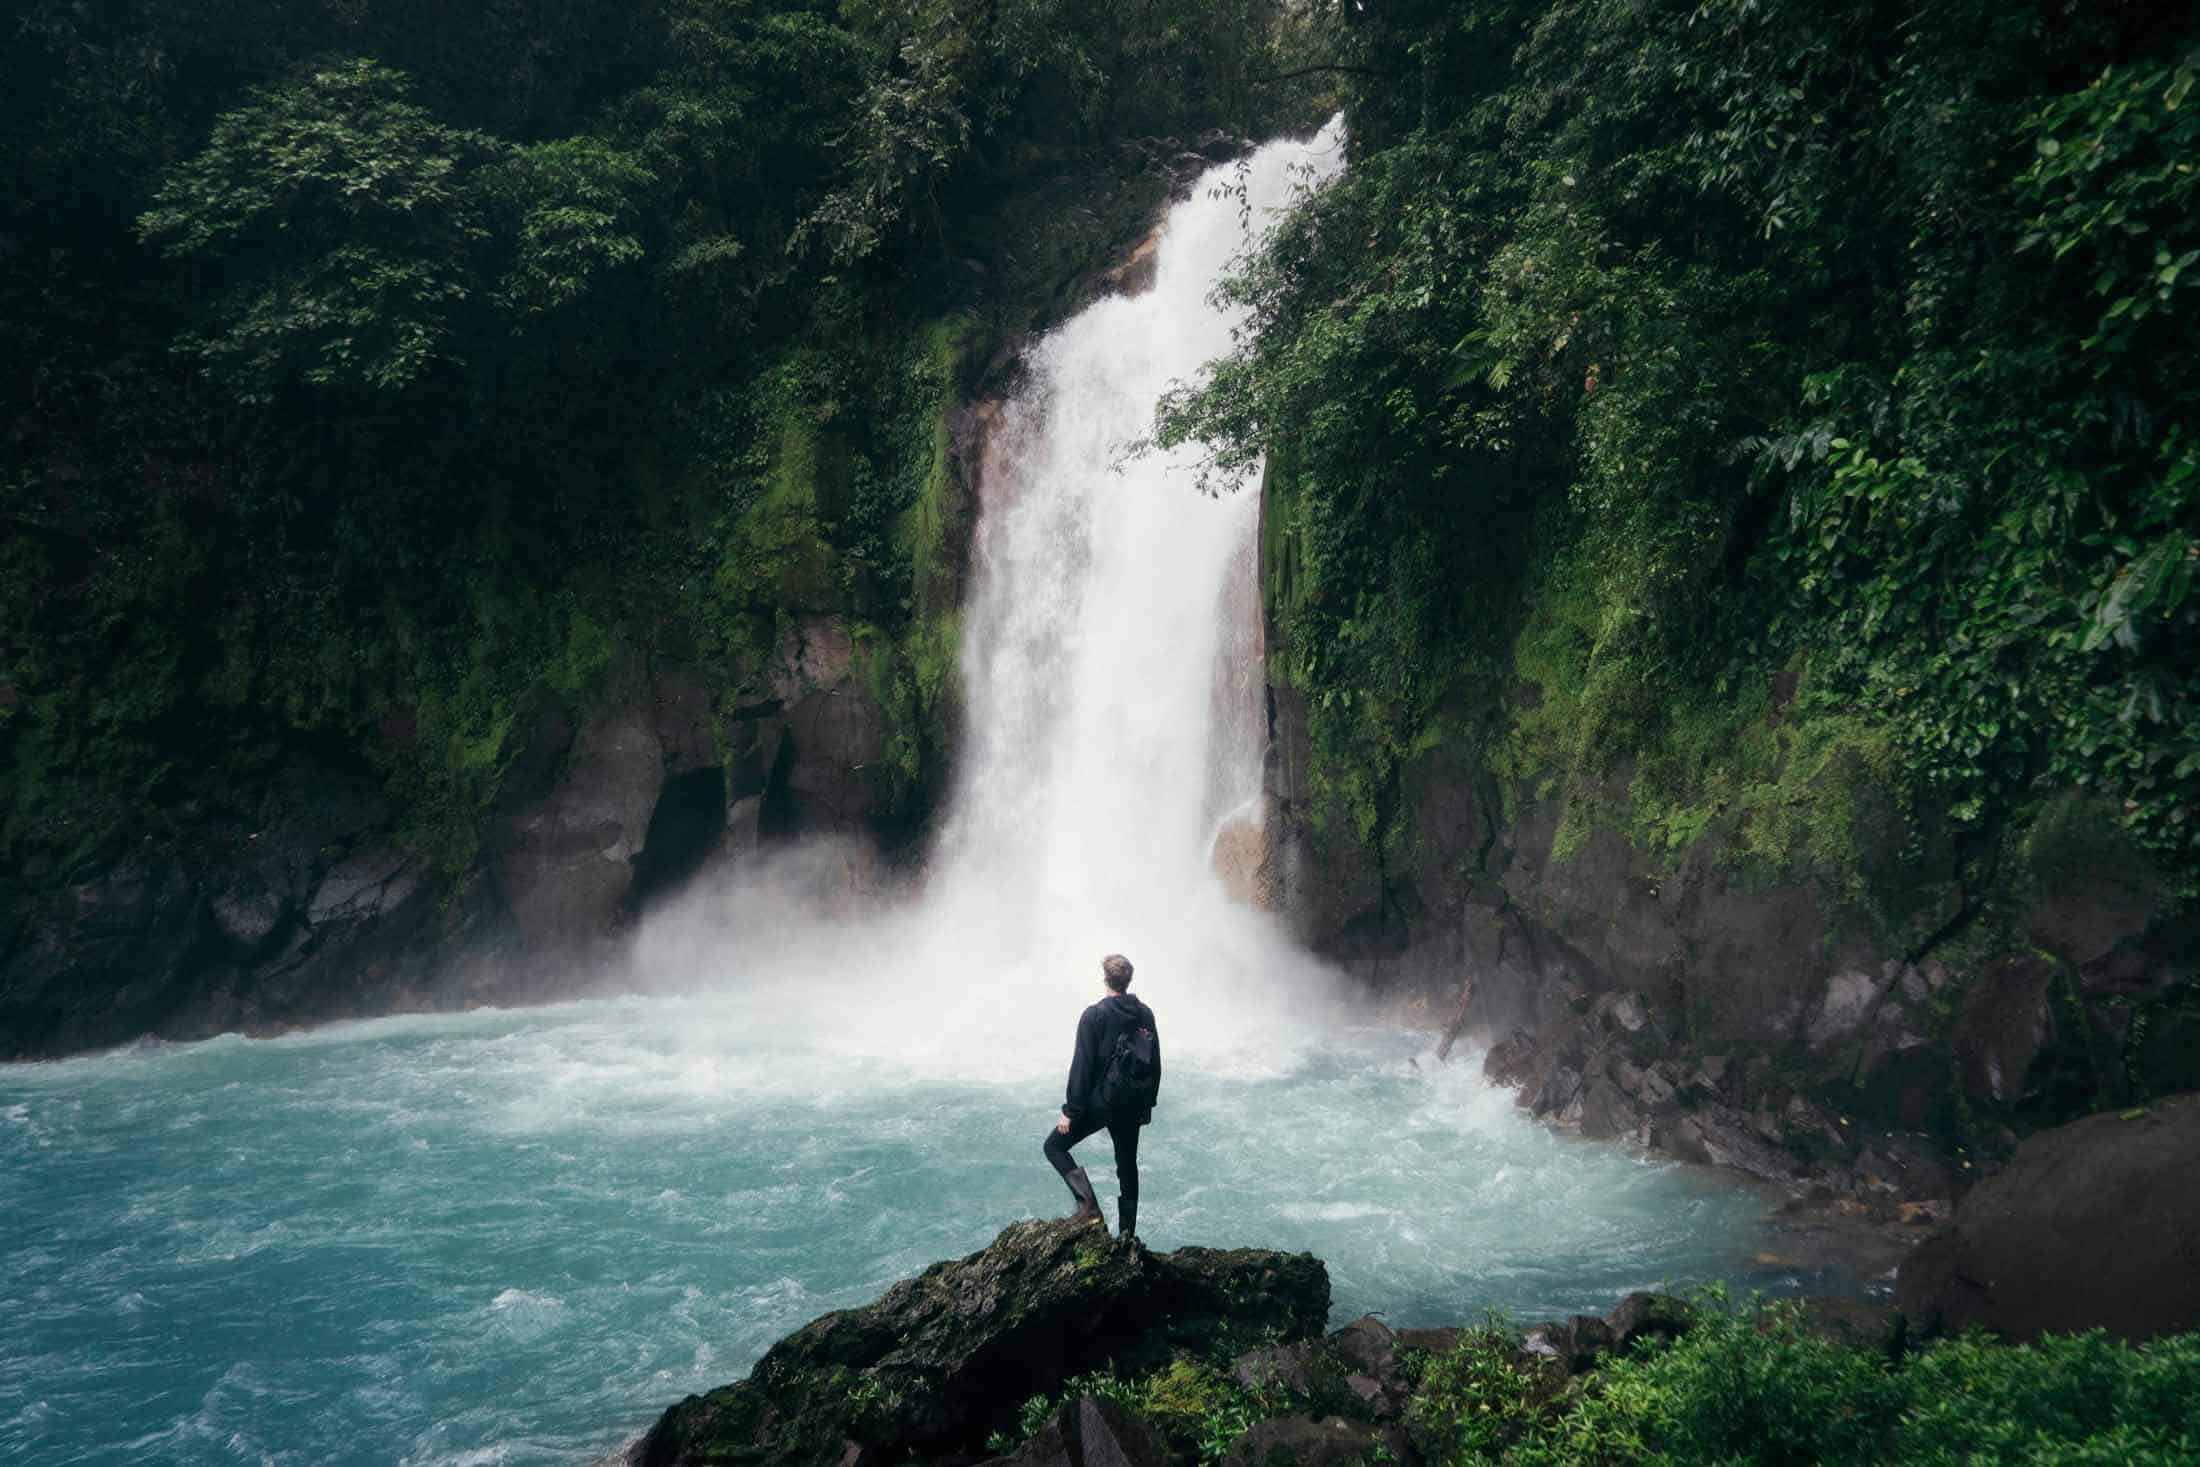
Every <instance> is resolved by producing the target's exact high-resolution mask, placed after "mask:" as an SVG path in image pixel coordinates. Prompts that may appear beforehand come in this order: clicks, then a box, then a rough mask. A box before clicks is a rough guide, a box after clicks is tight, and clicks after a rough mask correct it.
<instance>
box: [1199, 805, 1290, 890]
mask: <svg viewBox="0 0 2200 1467" xmlns="http://www.w3.org/2000/svg"><path fill="white" fill-rule="evenodd" d="M1212 860H1213V863H1214V869H1215V875H1216V876H1218V877H1220V878H1221V880H1222V889H1223V890H1224V891H1227V892H1228V893H1230V895H1231V896H1233V897H1235V898H1236V899H1237V900H1239V901H1241V902H1244V903H1245V904H1246V905H1247V906H1252V907H1258V908H1260V909H1261V910H1262V911H1264V912H1273V911H1275V910H1276V908H1277V906H1278V904H1279V902H1280V895H1279V891H1278V881H1277V876H1276V869H1275V860H1276V852H1275V850H1274V847H1273V845H1272V844H1271V842H1270V841H1269V839H1268V832H1267V830H1266V828H1265V827H1263V826H1261V825H1260V824H1258V823H1256V822H1254V821H1251V820H1233V821H1231V822H1230V823H1229V824H1228V825H1225V826H1223V827H1222V830H1221V832H1220V833H1219V834H1217V835H1216V836H1215V846H1214V853H1213V857H1212Z"/></svg>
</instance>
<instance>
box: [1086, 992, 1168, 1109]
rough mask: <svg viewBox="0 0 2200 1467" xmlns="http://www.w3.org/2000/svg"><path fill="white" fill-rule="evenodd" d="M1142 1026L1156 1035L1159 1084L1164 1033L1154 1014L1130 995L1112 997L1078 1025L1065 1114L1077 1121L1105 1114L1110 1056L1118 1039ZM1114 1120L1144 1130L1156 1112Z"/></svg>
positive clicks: (1155, 1059)
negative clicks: (1103, 1085) (1103, 1095)
mask: <svg viewBox="0 0 2200 1467" xmlns="http://www.w3.org/2000/svg"><path fill="white" fill-rule="evenodd" d="M1141 1024H1142V1025H1144V1026H1145V1027H1146V1028H1148V1029H1151V1030H1153V1031H1154V1040H1153V1065H1154V1079H1155V1081H1156V1082H1157V1083H1158V1082H1159V1080H1160V1078H1161V1030H1160V1027H1159V1026H1158V1025H1156V1024H1155V1023H1154V1018H1153V1010H1152V1009H1149V1008H1147V1007H1146V1006H1145V1005H1144V1004H1142V1003H1140V1002H1139V1001H1138V1000H1137V999H1135V998H1132V997H1131V996H1130V995H1129V994H1127V993H1111V994H1109V995H1108V996H1107V997H1106V998H1103V999H1101V1000H1100V1002H1098V1003H1096V1004H1094V1005H1092V1006H1091V1007H1090V1008H1088V1009H1086V1010H1085V1012H1084V1016H1083V1017H1082V1018H1080V1019H1079V1020H1078V1021H1077V1050H1076V1053H1074V1054H1072V1055H1071V1056H1070V1060H1069V1093H1068V1095H1067V1096H1066V1098H1064V1100H1063V1101H1062V1114H1064V1115H1066V1116H1068V1117H1069V1118H1070V1119H1071V1120H1073V1121H1075V1120H1082V1119H1084V1118H1085V1117H1086V1116H1098V1115H1099V1114H1100V1113H1101V1109H1102V1108H1101V1105H1100V1082H1101V1081H1102V1080H1105V1079H1106V1078H1107V1075H1108V1056H1109V1055H1111V1054H1113V1053H1115V1036H1116V1035H1118V1034H1120V1033H1122V1032H1123V1031H1124V1030H1125V1029H1135V1028H1137V1027H1138V1026H1139V1025H1141ZM1110 1119H1113V1120H1131V1119H1136V1120H1137V1122H1138V1124H1140V1125H1141V1126H1143V1125H1145V1124H1146V1123H1147V1122H1148V1121H1150V1120H1152V1119H1153V1110H1152V1108H1151V1107H1148V1108H1147V1109H1146V1111H1145V1112H1144V1113H1143V1114H1141V1115H1139V1116H1136V1117H1130V1116H1114V1117H1110Z"/></svg>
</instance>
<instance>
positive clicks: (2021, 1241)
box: [1895, 1094, 2200, 1341]
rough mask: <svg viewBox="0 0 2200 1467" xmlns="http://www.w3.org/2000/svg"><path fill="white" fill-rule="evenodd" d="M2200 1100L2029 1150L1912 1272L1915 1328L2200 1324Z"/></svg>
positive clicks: (2157, 1328) (1905, 1280) (2042, 1139)
mask: <svg viewBox="0 0 2200 1467" xmlns="http://www.w3.org/2000/svg"><path fill="white" fill-rule="evenodd" d="M2195 1218H2200V1094H2188V1095H2179V1096H2174V1097H2172V1098H2170V1099H2168V1100H2164V1101H2157V1102H2156V1103H2154V1104H2153V1105H2151V1106H2148V1107H2147V1108H2146V1109H2145V1110H2144V1111H2143V1112H2138V1111H2127V1112H2123V1113H2121V1114H2114V1115H2097V1116H2088V1117H2087V1118H2086V1119H2084V1120H2082V1121H2073V1122H2072V1123H2071V1124H2069V1125H2067V1126H2058V1127H2056V1128H2055V1129H2054V1130H2052V1131H2043V1132H2041V1133H2040V1134H2038V1135H2036V1136H2033V1137H2032V1138H2030V1139H2029V1140H2027V1141H2026V1142H2024V1144H2023V1145H2021V1146H2019V1147H2018V1148H2017V1153H2016V1156H2015V1157H2014V1158H2013V1159H2012V1160H2011V1161H2010V1163H2009V1165H2008V1167H2007V1168H2006V1169H2005V1170H2003V1171H2002V1172H2001V1173H2000V1175H1998V1176H1995V1177H1992V1178H1989V1179H1988V1180H1987V1181H1985V1182H1982V1183H1980V1184H1979V1185H1978V1186H1977V1187H1976V1188H1974V1189H1973V1190H1972V1192H1971V1194H1970V1195H1969V1196H1968V1197H1966V1198H1964V1200H1963V1204H1962V1205H1961V1206H1960V1207H1958V1208H1957V1209H1956V1214H1955V1219H1954V1221H1953V1222H1951V1223H1950V1224H1949V1225H1948V1226H1947V1227H1946V1228H1943V1229H1942V1230H1941V1231H1939V1232H1937V1233H1935V1234H1934V1235H1933V1236H1932V1237H1930V1238H1928V1239H1927V1240H1926V1241H1925V1242H1924V1243H1923V1244H1922V1245H1920V1246H1919V1248H1918V1249H1917V1251H1916V1252H1914V1253H1912V1254H1911V1255H1910V1256H1909V1257H1908V1258H1907V1259H1905V1260H1904V1261H1903V1263H1902V1268H1901V1273H1900V1275H1899V1276H1898V1279H1897V1282H1896V1285H1895V1299H1896V1302H1897V1303H1898V1304H1899V1305H1900V1306H1901V1308H1902V1311H1903V1312H1904V1313H1905V1314H1907V1315H1909V1316H1910V1318H1911V1319H1913V1320H1915V1321H1918V1322H1919V1323H1921V1324H1923V1325H1925V1326H1926V1327H1928V1328H1939V1329H1943V1330H1948V1331H1951V1332H1952V1331H1955V1330H1960V1329H1966V1328H1969V1327H1970V1326H1972V1325H1982V1326H1984V1327H1986V1328H1988V1329H1991V1330H1994V1331H1995V1332H1997V1333H1999V1334H2003V1335H2007V1336H2009V1337H2011V1338H2013V1339H2019V1340H2024V1339H2030V1338H2032V1337H2034V1336H2036V1335H2038V1334H2040V1333H2042V1332H2043V1331H2048V1330H2056V1331H2073V1330H2084V1329H2092V1328H2095V1327H2100V1328H2103V1329H2106V1330H2108V1331H2109V1332H2110V1333H2111V1334H2115V1335H2119V1336H2121V1337H2123V1338H2124V1339H2128V1340H2133V1341H2138V1340H2147V1339H2151V1338H2153V1337H2155V1336H2157V1335H2163V1334H2170V1333H2174V1332H2177V1331H2181V1330H2189V1329H2193V1328H2195V1327H2200V1229H2196V1228H2195V1226H2194V1219H2195Z"/></svg>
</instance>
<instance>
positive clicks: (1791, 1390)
mask: <svg viewBox="0 0 2200 1467" xmlns="http://www.w3.org/2000/svg"><path fill="white" fill-rule="evenodd" d="M1704 1303H1705V1307H1704V1308H1702V1309H1700V1310H1699V1311H1698V1315H1697V1321H1696V1323H1695V1325H1694V1326H1693V1327H1691V1328H1690V1329H1689V1331H1688V1332H1687V1333H1686V1334H1683V1335H1682V1336H1680V1337H1679V1339H1677V1340H1674V1341H1670V1342H1659V1343H1657V1344H1655V1345H1653V1346H1652V1347H1651V1348H1649V1349H1647V1350H1645V1351H1642V1352H1639V1353H1636V1354H1632V1355H1629V1356H1626V1357H1623V1358H1620V1359H1614V1360H1606V1361H1603V1362H1600V1363H1599V1364H1598V1366H1597V1368H1596V1369H1595V1370H1594V1371H1592V1372H1591V1373H1590V1374H1589V1375H1588V1376H1586V1377H1584V1378H1583V1379H1582V1380H1581V1381H1579V1382H1578V1383H1576V1384H1575V1385H1573V1386H1571V1387H1568V1386H1566V1385H1565V1383H1564V1382H1562V1381H1554V1380H1553V1379H1552V1378H1551V1376H1550V1375H1549V1373H1547V1372H1546V1371H1543V1370H1539V1369H1538V1368H1536V1367H1537V1362H1536V1361H1535V1360H1534V1359H1533V1357H1523V1356H1522V1355H1521V1354H1520V1353H1519V1341H1518V1339H1517V1338H1516V1337H1515V1336H1514V1335H1513V1334H1512V1332H1510V1331H1509V1330H1506V1329H1504V1328H1501V1327H1494V1326H1493V1327H1485V1328H1478V1329H1473V1330H1469V1331H1467V1332H1465V1335H1464V1337H1463V1338H1462V1339H1461V1341H1460V1343H1459V1346H1458V1348H1457V1349H1456V1350H1454V1351H1451V1352H1449V1353H1447V1354H1444V1355H1439V1356H1434V1357H1431V1358H1429V1359H1428V1360H1427V1361H1426V1362H1425V1364H1424V1366H1423V1369H1422V1374H1421V1379H1420V1381H1419V1386H1418V1389H1417V1391H1416V1392H1415V1395H1414V1399H1413V1402H1412V1405H1411V1407H1410V1419H1411V1421H1412V1424H1413V1426H1414V1428H1415V1430H1416V1432H1417V1434H1419V1435H1421V1436H1422V1438H1423V1439H1424V1440H1425V1441H1427V1442H1428V1444H1429V1446H1430V1448H1431V1451H1430V1460H1432V1461H1437V1462H1442V1463H1445V1464H1447V1467H1449V1464H1460V1467H1465V1464H1481V1463H1491V1464H1494V1463H1507V1464H1517V1467H1592V1464H1600V1463H1608V1462H1609V1463H1618V1462H1630V1463H1635V1462H1639V1463H1659V1464H1663V1463H1674V1464H1678V1463H1684V1462H1685V1463H1696V1462H1736V1463H1739V1462H1750V1463H1760V1464H1764V1467H1776V1464H1784V1467H1820V1464H1823V1467H1835V1464H1846V1463H1856V1464H1864V1463H1876V1462H1905V1463H1921V1464H1922V1463H1948V1464H1954V1463H1959V1462H2009V1463H2028V1464H2030V1463H2037V1464H2043V1467H2044V1464H2046V1463H2050V1462H2057V1463H2060V1462H2128V1463H2133V1464H2146V1467H2153V1464H2163V1467H2167V1464H2169V1463H2173V1462H2183V1461H2189V1460H2190V1459H2191V1456H2192V1453H2193V1451H2194V1449H2195V1447H2196V1446H2200V1416H2196V1415H2195V1409H2194V1406H2193V1401H2194V1387H2195V1385H2196V1383H2200V1336H2194V1335H2189V1334H2186V1335H2173V1336H2169V1337H2167V1338H2164V1339H2158V1340H2155V1341H2152V1342H2150V1343H2148V1344H2146V1345H2143V1346H2138V1347H2134V1346H2132V1345H2129V1344H2126V1343H2125V1342H2123V1341H2121V1340H2116V1339H2111V1338H2109V1337H2108V1336H2107V1335H2106V1334H2104V1333H2102V1332H2100V1331H2098V1330H2096V1331H2093V1332H2092V1333H2089V1334H2083V1335H2049V1336H2046V1337H2044V1338H2042V1339H2040V1340H2037V1341H2035V1342H2033V1343H2030V1344H2022V1345H2011V1344H2006V1343H2003V1342H2002V1341H1999V1340H1996V1339H1992V1338H1991V1337H1989V1336H1986V1335H1984V1334H1971V1335H1965V1336H1962V1337H1960V1338H1957V1339H1951V1340H1943V1341H1940V1342H1937V1343H1935V1344H1933V1345H1931V1346H1930V1347H1928V1348H1926V1349H1925V1350H1923V1351H1921V1352H1918V1353H1915V1354H1909V1355H1904V1356H1901V1357H1900V1358H1895V1359H1890V1358H1888V1356H1887V1355H1886V1354H1884V1353H1883V1352H1881V1351H1878V1350H1874V1349H1872V1348H1869V1347H1867V1346H1863V1345H1858V1344H1853V1343H1842V1342H1838V1341H1835V1340H1832V1339H1829V1338H1826V1337H1825V1336H1823V1335H1821V1334H1818V1333H1816V1332H1814V1331H1813V1330H1812V1329H1810V1328H1809V1326H1808V1324H1807V1321H1806V1316H1805V1315H1804V1313H1803V1312H1802V1311H1801V1309H1800V1308H1799V1307H1798V1306H1796V1305H1795V1304H1793V1303H1782V1302H1772V1303H1767V1302H1762V1301H1758V1302H1752V1303H1751V1304H1749V1305H1747V1306H1745V1307H1740V1308H1727V1307H1724V1305H1723V1304H1722V1302H1721V1301H1719V1300H1718V1299H1717V1298H1716V1297H1712V1298H1709V1299H1706V1300H1705V1301H1704Z"/></svg>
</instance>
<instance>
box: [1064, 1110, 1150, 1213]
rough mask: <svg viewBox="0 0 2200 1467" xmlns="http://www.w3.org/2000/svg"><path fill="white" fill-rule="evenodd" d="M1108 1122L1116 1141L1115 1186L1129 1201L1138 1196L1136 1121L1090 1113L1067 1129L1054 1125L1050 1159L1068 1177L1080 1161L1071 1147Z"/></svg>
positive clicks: (1107, 1125) (1137, 1129) (1111, 1135)
mask: <svg viewBox="0 0 2200 1467" xmlns="http://www.w3.org/2000/svg"><path fill="white" fill-rule="evenodd" d="M1103 1126H1105V1127H1106V1128H1107V1132H1108V1139H1109V1140H1110V1141H1113V1142H1114V1143H1115V1190H1116V1192H1117V1193H1118V1194H1119V1195H1120V1196H1122V1197H1123V1198H1124V1199H1126V1200H1127V1201H1131V1202H1136V1201H1137V1200H1138V1132H1139V1129H1140V1127H1139V1124H1138V1122H1136V1121H1110V1120H1104V1119H1102V1118H1100V1117H1098V1116H1093V1115H1086V1116H1084V1117H1083V1118H1081V1119H1079V1120H1074V1121H1071V1122H1070V1123H1069V1130H1068V1131H1067V1132H1066V1133H1065V1132H1062V1131H1057V1130H1055V1129H1054V1128H1053V1127H1051V1126H1049V1127H1048V1128H1047V1142H1046V1153H1047V1160H1048V1161H1051V1162H1053V1163H1054V1169H1055V1170H1056V1171H1058V1172H1060V1173H1061V1174H1062V1175H1063V1176H1065V1177H1067V1176H1068V1175H1069V1174H1070V1171H1071V1169H1072V1168H1074V1167H1075V1166H1076V1165H1077V1163H1076V1162H1074V1161H1072V1160H1071V1159H1070V1154H1069V1149H1070V1148H1071V1147H1072V1146H1075V1145H1076V1144H1077V1143H1078V1142H1080V1141H1082V1140H1084V1139H1085V1138H1086V1137H1087V1136H1090V1135H1091V1134H1092V1133H1093V1132H1095V1131H1097V1130H1099V1129H1100V1128H1101V1127H1103Z"/></svg>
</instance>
